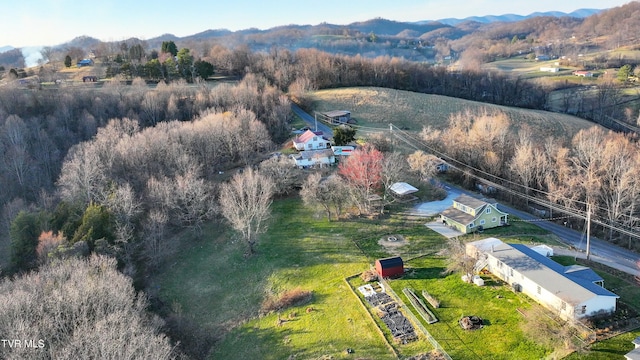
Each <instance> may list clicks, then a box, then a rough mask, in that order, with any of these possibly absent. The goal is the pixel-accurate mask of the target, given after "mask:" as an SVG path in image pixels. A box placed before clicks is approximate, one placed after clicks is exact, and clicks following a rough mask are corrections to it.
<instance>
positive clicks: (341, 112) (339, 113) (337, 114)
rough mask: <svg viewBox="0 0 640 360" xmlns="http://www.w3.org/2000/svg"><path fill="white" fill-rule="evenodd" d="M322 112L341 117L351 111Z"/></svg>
mask: <svg viewBox="0 0 640 360" xmlns="http://www.w3.org/2000/svg"><path fill="white" fill-rule="evenodd" d="M323 114H324V115H326V116H328V117H342V116H346V115H349V114H351V112H350V111H347V110H332V111H327V112H324V113H323Z"/></svg>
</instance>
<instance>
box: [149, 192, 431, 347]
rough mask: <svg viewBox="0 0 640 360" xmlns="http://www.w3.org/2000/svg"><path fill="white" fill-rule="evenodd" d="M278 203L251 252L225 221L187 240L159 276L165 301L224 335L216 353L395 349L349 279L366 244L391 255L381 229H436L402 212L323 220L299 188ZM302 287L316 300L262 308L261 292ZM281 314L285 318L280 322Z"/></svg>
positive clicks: (365, 264) (361, 265)
mask: <svg viewBox="0 0 640 360" xmlns="http://www.w3.org/2000/svg"><path fill="white" fill-rule="evenodd" d="M273 206H274V209H273V213H274V217H273V219H272V224H271V228H270V230H269V232H268V234H266V235H265V236H264V237H263V239H262V242H261V243H260V245H259V246H258V248H257V251H258V254H257V255H255V256H253V257H251V258H244V257H243V252H244V247H243V244H241V243H238V242H233V241H232V238H231V236H230V235H229V233H228V232H227V231H226V229H224V228H222V229H221V228H208V229H205V234H208V235H206V236H204V239H202V240H188V241H185V243H186V244H185V246H184V247H183V248H182V249H181V250H180V251H179V255H178V257H177V258H176V259H175V262H174V263H173V265H172V266H170V267H167V268H166V269H164V271H162V272H161V273H159V274H158V276H157V278H158V279H159V283H160V297H161V298H162V299H163V301H165V302H167V303H169V304H172V307H173V308H174V309H175V311H179V312H181V313H182V314H183V315H185V316H188V317H190V318H191V319H192V320H193V321H194V322H196V323H197V324H198V325H200V326H201V327H202V328H203V329H205V330H206V331H210V332H212V333H214V334H215V335H216V337H218V338H220V339H221V340H220V341H219V342H218V343H217V344H216V345H215V351H214V353H213V358H238V359H251V358H261V359H282V358H287V357H288V356H292V355H293V356H297V357H298V358H305V359H307V358H318V357H321V356H332V357H333V358H338V359H339V358H347V357H353V356H354V355H347V354H346V353H345V350H346V349H347V348H351V349H353V350H354V354H355V356H357V357H368V358H375V359H389V358H394V357H395V356H394V354H393V353H392V352H391V351H390V350H389V349H388V347H387V345H386V343H385V341H384V339H383V338H382V336H381V335H380V333H379V331H378V330H377V329H376V324H375V323H374V322H372V321H371V319H370V318H369V315H368V314H367V312H366V311H365V310H364V308H363V307H362V305H360V303H359V302H358V301H357V299H356V297H355V296H354V295H353V293H352V292H351V290H350V289H349V287H348V285H347V283H346V282H345V281H344V279H345V278H346V277H348V276H350V275H353V274H357V273H359V272H362V271H364V270H366V269H368V268H369V266H370V264H371V262H372V261H373V258H372V257H370V256H367V255H365V254H364V253H363V252H362V250H360V248H363V249H365V250H366V252H367V253H370V254H373V255H374V256H378V255H380V256H382V255H386V253H385V252H384V251H383V249H382V248H381V247H379V246H378V245H376V243H377V241H378V240H379V239H380V238H381V236H383V235H384V234H389V233H401V232H403V231H404V232H406V233H407V235H408V236H411V237H415V239H416V240H411V241H412V242H414V241H415V242H416V243H417V242H421V243H422V244H423V245H424V246H425V247H427V246H434V247H435V246H440V243H441V241H442V240H441V239H439V237H438V236H437V235H435V234H431V236H427V237H426V238H424V239H423V238H419V237H418V230H416V229H409V230H405V229H404V228H405V226H406V224H405V223H403V222H394V221H389V222H376V221H366V220H363V221H360V220H358V221H345V222H327V221H326V220H325V219H323V218H321V217H319V216H317V215H316V214H315V213H314V212H312V211H310V210H307V209H305V208H304V207H303V206H302V204H301V201H300V200H299V199H297V198H295V199H286V200H278V201H275V202H274V205H273ZM422 230H423V231H424V232H425V233H428V232H429V230H428V229H426V228H424V227H423V229H422ZM418 238H419V239H418ZM356 245H358V246H356ZM297 287H299V288H302V289H304V290H311V291H313V294H314V295H313V300H312V301H311V302H310V303H308V304H305V305H302V306H298V307H293V308H290V309H286V310H284V311H282V312H281V314H279V315H278V314H270V315H266V316H260V315H259V309H260V305H261V303H262V301H263V299H264V298H265V296H268V295H272V294H279V293H281V292H282V291H285V290H290V289H293V288H297ZM307 308H313V310H310V311H309V312H307ZM278 316H280V317H281V319H283V320H287V321H285V322H284V323H283V324H282V325H281V326H278V325H277V322H278ZM229 329H232V330H230V331H229Z"/></svg>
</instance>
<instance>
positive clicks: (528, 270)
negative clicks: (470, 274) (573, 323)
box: [466, 238, 619, 320]
mask: <svg viewBox="0 0 640 360" xmlns="http://www.w3.org/2000/svg"><path fill="white" fill-rule="evenodd" d="M466 252H467V255H469V256H471V257H473V258H475V259H477V263H476V268H475V270H476V271H480V270H482V269H487V270H488V271H489V272H491V273H492V274H493V275H495V276H497V277H499V278H500V279H502V280H504V281H505V282H507V283H508V284H510V285H511V287H512V288H513V289H514V290H515V291H521V292H522V293H524V294H526V295H527V296H529V297H531V298H532V299H534V300H536V301H537V302H538V303H540V304H541V305H543V306H545V307H546V308H548V309H550V310H552V311H554V312H556V313H557V314H558V315H559V316H560V317H561V318H563V319H566V320H577V319H580V318H583V317H587V316H593V315H597V314H601V313H610V312H614V311H615V310H616V300H617V299H618V298H619V296H618V295H616V294H614V293H612V292H611V291H609V290H607V289H605V288H604V280H603V279H602V278H601V277H600V276H599V275H598V274H596V273H595V272H594V271H593V270H591V269H589V268H587V267H584V266H579V265H572V266H563V265H560V264H558V263H557V262H555V261H553V260H551V259H550V258H547V257H546V256H544V255H541V254H540V253H539V252H538V251H535V250H533V249H531V248H529V247H527V246H526V245H523V244H506V243H504V242H502V241H501V240H500V239H496V238H487V239H484V240H479V241H474V242H470V243H467V245H466Z"/></svg>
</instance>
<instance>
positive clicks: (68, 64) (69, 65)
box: [64, 55, 71, 67]
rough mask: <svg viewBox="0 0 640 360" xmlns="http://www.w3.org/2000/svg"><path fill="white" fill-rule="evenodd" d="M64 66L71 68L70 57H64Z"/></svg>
mask: <svg viewBox="0 0 640 360" xmlns="http://www.w3.org/2000/svg"><path fill="white" fill-rule="evenodd" d="M64 66H66V67H71V56H69V55H67V56H65V57H64Z"/></svg>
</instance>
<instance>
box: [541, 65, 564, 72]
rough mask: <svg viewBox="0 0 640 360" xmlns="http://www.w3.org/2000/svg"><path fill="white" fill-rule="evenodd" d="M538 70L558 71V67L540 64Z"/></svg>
mask: <svg viewBox="0 0 640 360" xmlns="http://www.w3.org/2000/svg"><path fill="white" fill-rule="evenodd" d="M540 71H544V72H551V73H557V72H559V71H560V68H557V67H551V66H542V67H541V68H540Z"/></svg>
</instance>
